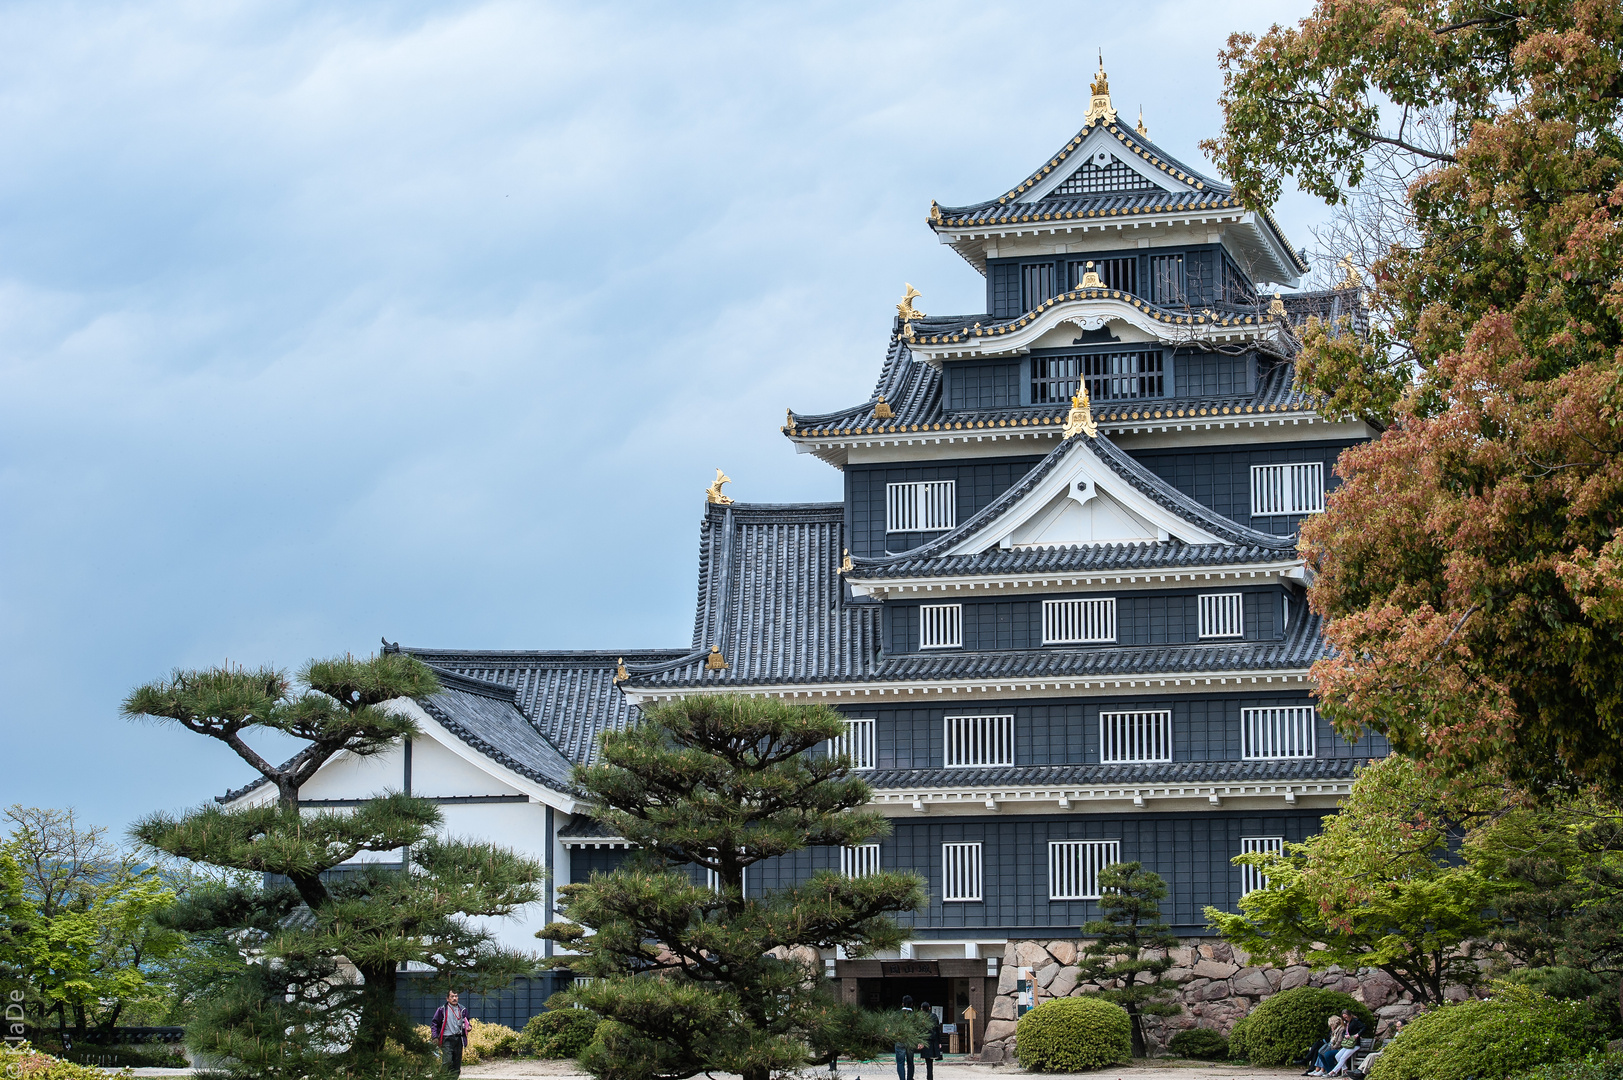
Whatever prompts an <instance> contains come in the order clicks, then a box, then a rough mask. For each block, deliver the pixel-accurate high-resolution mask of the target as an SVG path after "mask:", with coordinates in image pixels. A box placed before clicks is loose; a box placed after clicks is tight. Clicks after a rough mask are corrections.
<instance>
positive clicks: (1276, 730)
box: [1240, 705, 1318, 761]
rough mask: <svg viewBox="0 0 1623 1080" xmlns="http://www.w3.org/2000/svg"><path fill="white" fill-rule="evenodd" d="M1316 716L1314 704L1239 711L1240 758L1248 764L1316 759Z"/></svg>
mask: <svg viewBox="0 0 1623 1080" xmlns="http://www.w3.org/2000/svg"><path fill="white" fill-rule="evenodd" d="M1317 726H1318V725H1317V714H1316V713H1315V712H1314V709H1313V706H1311V705H1289V706H1286V707H1284V708H1273V709H1241V710H1240V756H1241V757H1242V758H1244V759H1245V760H1247V761H1267V760H1269V759H1272V758H1310V757H1312V756H1313V729H1314V728H1315V727H1317Z"/></svg>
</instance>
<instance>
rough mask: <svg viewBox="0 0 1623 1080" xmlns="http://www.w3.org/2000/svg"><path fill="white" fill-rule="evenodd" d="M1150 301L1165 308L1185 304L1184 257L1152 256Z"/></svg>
mask: <svg viewBox="0 0 1623 1080" xmlns="http://www.w3.org/2000/svg"><path fill="white" fill-rule="evenodd" d="M1150 290H1151V291H1150V299H1151V300H1153V301H1155V302H1156V303H1157V304H1160V305H1162V306H1163V307H1170V306H1172V305H1175V304H1181V303H1183V302H1184V291H1183V256H1182V255H1151V256H1150Z"/></svg>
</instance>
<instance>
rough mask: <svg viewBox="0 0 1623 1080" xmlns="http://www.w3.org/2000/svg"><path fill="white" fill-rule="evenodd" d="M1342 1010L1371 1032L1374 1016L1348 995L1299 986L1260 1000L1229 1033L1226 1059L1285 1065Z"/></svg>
mask: <svg viewBox="0 0 1623 1080" xmlns="http://www.w3.org/2000/svg"><path fill="white" fill-rule="evenodd" d="M1343 1011H1351V1012H1352V1014H1353V1015H1354V1016H1356V1017H1358V1018H1359V1019H1361V1020H1363V1021H1364V1023H1365V1024H1367V1025H1368V1027H1369V1033H1370V1034H1371V1035H1373V1034H1374V1033H1375V1015H1374V1014H1373V1013H1371V1012H1370V1011H1369V1009H1368V1008H1366V1007H1365V1006H1364V1003H1363V1002H1361V1001H1359V1000H1358V999H1357V998H1355V997H1353V996H1352V995H1351V994H1342V993H1338V992H1336V991H1334V990H1320V989H1318V988H1316V987H1311V986H1299V987H1297V988H1296V989H1294V990H1285V991H1283V992H1281V993H1278V994H1275V995H1273V996H1272V997H1269V998H1264V999H1263V1001H1262V1004H1260V1005H1258V1006H1257V1007H1256V1008H1255V1009H1252V1010H1251V1012H1249V1013H1248V1014H1246V1016H1245V1017H1244V1018H1242V1019H1241V1020H1240V1022H1239V1023H1237V1024H1235V1025H1234V1029H1233V1030H1232V1031H1230V1032H1229V1056H1230V1057H1234V1058H1241V1059H1244V1060H1247V1061H1249V1062H1251V1064H1253V1065H1261V1066H1265V1067H1269V1068H1272V1067H1274V1066H1277V1065H1288V1064H1289V1063H1291V1062H1293V1061H1297V1060H1299V1059H1300V1058H1302V1057H1303V1056H1304V1055H1305V1054H1306V1053H1307V1052H1308V1051H1309V1050H1311V1049H1313V1047H1314V1046H1315V1045H1317V1044H1318V1042H1319V1041H1320V1040H1321V1039H1323V1038H1324V1037H1325V1036H1326V1035H1328V1034H1330V1017H1332V1016H1340V1015H1341V1014H1342V1012H1343ZM1405 1037H1407V1036H1405Z"/></svg>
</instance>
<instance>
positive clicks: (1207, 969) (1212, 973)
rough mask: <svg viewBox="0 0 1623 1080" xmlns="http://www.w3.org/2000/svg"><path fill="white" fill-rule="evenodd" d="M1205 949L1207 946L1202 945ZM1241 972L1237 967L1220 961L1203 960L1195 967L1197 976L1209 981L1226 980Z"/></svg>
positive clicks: (1202, 948) (1203, 949)
mask: <svg viewBox="0 0 1623 1080" xmlns="http://www.w3.org/2000/svg"><path fill="white" fill-rule="evenodd" d="M1205 949H1206V946H1204V945H1202V946H1201V950H1202V951H1205ZM1239 970H1240V969H1239V967H1238V966H1237V965H1235V964H1229V963H1225V962H1223V961H1220V960H1202V961H1200V963H1198V964H1196V965H1195V974H1196V975H1200V976H1202V977H1203V978H1207V979H1226V978H1228V977H1229V976H1230V975H1233V974H1234V973H1235V972H1236V971H1239Z"/></svg>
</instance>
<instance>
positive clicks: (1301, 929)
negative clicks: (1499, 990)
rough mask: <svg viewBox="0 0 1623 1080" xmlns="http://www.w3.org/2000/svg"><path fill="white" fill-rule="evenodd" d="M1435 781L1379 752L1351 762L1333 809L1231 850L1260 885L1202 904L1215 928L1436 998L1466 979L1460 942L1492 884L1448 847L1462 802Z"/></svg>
mask: <svg viewBox="0 0 1623 1080" xmlns="http://www.w3.org/2000/svg"><path fill="white" fill-rule="evenodd" d="M1447 791H1448V789H1447V786H1446V784H1445V783H1444V782H1443V781H1440V780H1434V779H1432V778H1430V777H1428V776H1427V775H1426V774H1425V773H1424V772H1423V771H1422V770H1421V769H1419V768H1418V767H1417V766H1416V765H1415V763H1414V762H1412V761H1409V760H1408V759H1406V758H1400V757H1397V756H1395V755H1394V756H1391V757H1388V758H1386V759H1384V760H1382V761H1380V762H1377V763H1375V764H1373V765H1370V766H1366V767H1364V768H1361V769H1360V770H1359V771H1358V774H1357V776H1356V778H1355V779H1354V781H1353V789H1352V794H1351V795H1350V796H1349V797H1348V799H1347V801H1346V802H1345V803H1344V804H1343V806H1342V809H1341V812H1340V813H1338V814H1336V815H1335V816H1333V817H1330V818H1327V819H1326V820H1325V822H1324V826H1323V828H1322V830H1321V831H1320V832H1319V833H1318V834H1316V835H1314V836H1312V837H1310V838H1308V840H1307V841H1305V842H1304V843H1300V844H1286V845H1285V848H1284V850H1283V851H1282V852H1279V853H1262V852H1259V853H1253V854H1249V855H1240V856H1236V857H1235V859H1234V860H1233V861H1234V862H1236V863H1242V864H1248V865H1251V866H1255V867H1257V868H1258V869H1260V870H1261V871H1262V873H1263V874H1264V875H1266V877H1267V878H1268V887H1267V888H1265V889H1255V890H1253V891H1251V892H1249V893H1247V894H1246V895H1245V896H1243V897H1241V898H1240V913H1239V914H1233V913H1230V912H1225V911H1223V910H1221V909H1219V908H1215V907H1208V908H1207V909H1206V920H1207V923H1208V924H1209V925H1210V926H1211V927H1212V928H1213V929H1215V930H1216V931H1217V932H1218V933H1219V934H1221V935H1222V936H1223V938H1224V940H1226V941H1228V942H1230V943H1231V944H1233V945H1236V946H1238V947H1240V948H1242V949H1244V950H1245V951H1246V952H1247V953H1248V954H1249V955H1250V956H1252V957H1253V958H1254V959H1258V960H1266V961H1268V962H1271V963H1275V964H1279V965H1281V966H1284V965H1285V964H1288V963H1292V962H1294V961H1293V960H1292V957H1297V956H1299V957H1301V958H1302V959H1303V960H1304V961H1305V962H1306V963H1307V964H1308V966H1309V967H1312V968H1314V969H1315V970H1322V969H1324V968H1327V967H1330V966H1331V965H1340V966H1342V967H1344V968H1348V969H1357V968H1360V967H1375V968H1379V969H1381V970H1382V971H1384V972H1386V973H1387V974H1388V975H1390V976H1392V978H1393V979H1394V980H1396V981H1397V983H1398V985H1400V986H1402V987H1403V988H1404V989H1405V990H1407V991H1409V992H1410V993H1411V994H1413V995H1414V998H1415V1000H1416V1001H1421V1002H1429V1003H1433V1004H1435V1003H1439V1002H1441V1001H1443V1000H1444V993H1443V992H1444V989H1445V988H1446V987H1447V986H1449V985H1460V986H1473V985H1475V984H1476V983H1477V982H1478V981H1479V980H1480V979H1481V970H1480V969H1479V968H1478V967H1477V965H1476V963H1475V962H1474V960H1473V958H1472V956H1471V954H1470V952H1469V951H1468V948H1462V946H1468V944H1469V943H1470V942H1473V941H1477V940H1480V939H1482V938H1485V937H1487V936H1488V935H1489V934H1490V933H1491V931H1492V930H1493V929H1494V927H1495V924H1494V922H1493V921H1492V919H1491V918H1490V916H1489V914H1488V913H1489V910H1490V908H1491V906H1492V902H1493V898H1494V896H1495V895H1496V893H1497V892H1499V891H1500V887H1499V886H1498V885H1496V884H1495V883H1494V882H1492V881H1490V880H1488V879H1487V878H1486V877H1485V876H1484V875H1483V874H1482V873H1481V872H1479V871H1478V870H1477V869H1476V868H1475V867H1474V866H1472V865H1470V864H1469V863H1461V862H1459V861H1458V860H1455V859H1453V858H1452V857H1451V856H1450V854H1449V840H1450V834H1449V833H1448V832H1447V831H1446V829H1445V827H1444V825H1443V824H1442V823H1445V822H1447V821H1449V820H1451V819H1457V818H1458V817H1459V816H1460V815H1461V814H1462V813H1466V812H1469V809H1470V808H1469V807H1461V806H1458V805H1455V804H1452V803H1450V801H1449V799H1448V797H1447Z"/></svg>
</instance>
